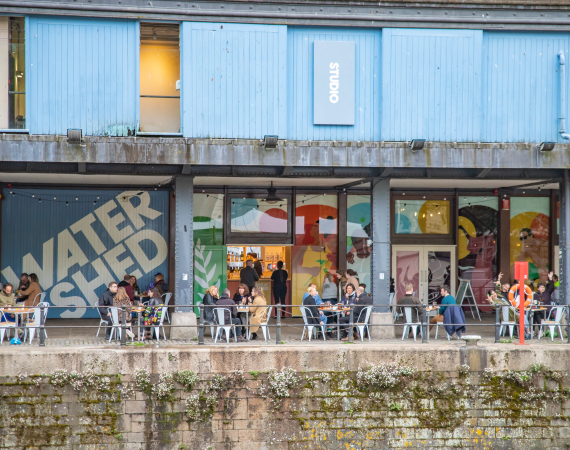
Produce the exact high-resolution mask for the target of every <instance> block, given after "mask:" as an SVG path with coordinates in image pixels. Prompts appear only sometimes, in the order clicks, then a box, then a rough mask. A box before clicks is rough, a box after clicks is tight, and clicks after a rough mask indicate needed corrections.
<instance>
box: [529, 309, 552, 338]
mask: <svg viewBox="0 0 570 450" xmlns="http://www.w3.org/2000/svg"><path fill="white" fill-rule="evenodd" d="M524 310H525V312H526V313H528V327H529V330H530V339H532V331H533V328H534V314H533V313H534V312H538V311H547V310H548V308H546V307H545V306H532V305H531V306H527V307H525V309H524ZM538 332H539V333H540V329H539V330H538ZM530 339H529V340H530Z"/></svg>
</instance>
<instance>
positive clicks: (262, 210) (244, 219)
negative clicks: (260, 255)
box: [230, 198, 288, 234]
mask: <svg viewBox="0 0 570 450" xmlns="http://www.w3.org/2000/svg"><path fill="white" fill-rule="evenodd" d="M231 202H232V204H231V205H230V212H231V230H230V231H231V232H232V233H268V234H272V233H287V204H288V201H287V199H281V200H279V201H277V202H267V201H266V200H264V199H261V198H245V199H244V198H232V199H231Z"/></svg>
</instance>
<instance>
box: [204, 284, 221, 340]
mask: <svg viewBox="0 0 570 450" xmlns="http://www.w3.org/2000/svg"><path fill="white" fill-rule="evenodd" d="M218 298H220V291H219V290H218V288H217V287H216V286H210V287H209V288H208V289H206V293H205V294H204V298H203V299H202V303H203V305H204V306H205V308H204V320H205V321H206V322H208V323H214V308H213V307H214V306H215V305H216V302H217V301H218ZM212 337H213V336H212Z"/></svg>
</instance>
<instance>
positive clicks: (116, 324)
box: [109, 306, 134, 342]
mask: <svg viewBox="0 0 570 450" xmlns="http://www.w3.org/2000/svg"><path fill="white" fill-rule="evenodd" d="M109 311H110V312H111V314H110V316H111V321H112V324H111V326H112V329H111V335H110V336H109V342H111V339H113V335H115V334H117V335H118V338H117V339H121V335H122V334H123V333H122V328H121V322H120V320H119V311H121V308H119V307H117V306H109ZM127 329H128V330H130V331H131V333H132V332H133V329H132V325H131V326H130V327H127ZM132 340H134V335H133V337H131V341H132Z"/></svg>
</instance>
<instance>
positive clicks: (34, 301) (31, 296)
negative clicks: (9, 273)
mask: <svg viewBox="0 0 570 450" xmlns="http://www.w3.org/2000/svg"><path fill="white" fill-rule="evenodd" d="M41 293H42V288H41V287H40V280H38V276H37V275H36V274H35V273H31V274H30V286H29V287H28V289H22V290H20V295H27V296H28V299H27V300H26V301H25V302H24V306H26V307H27V308H32V307H33V306H37V305H38V304H39V303H40V297H41V296H40V295H38V294H41Z"/></svg>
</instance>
